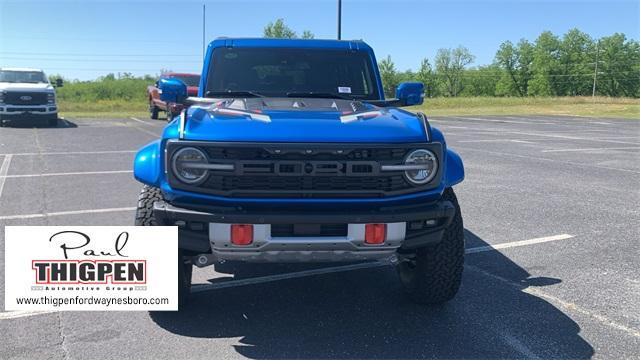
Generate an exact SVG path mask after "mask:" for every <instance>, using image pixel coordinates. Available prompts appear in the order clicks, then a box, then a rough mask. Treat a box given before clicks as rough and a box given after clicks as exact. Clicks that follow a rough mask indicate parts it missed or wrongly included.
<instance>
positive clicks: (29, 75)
mask: <svg viewBox="0 0 640 360" xmlns="http://www.w3.org/2000/svg"><path fill="white" fill-rule="evenodd" d="M0 82H10V83H46V82H48V81H47V78H46V76H44V73H43V72H42V71H13V70H2V71H0Z"/></svg>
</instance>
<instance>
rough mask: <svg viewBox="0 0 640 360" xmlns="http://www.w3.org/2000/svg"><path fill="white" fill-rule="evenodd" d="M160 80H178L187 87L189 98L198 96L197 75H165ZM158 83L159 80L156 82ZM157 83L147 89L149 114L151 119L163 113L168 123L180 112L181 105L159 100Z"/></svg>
mask: <svg viewBox="0 0 640 360" xmlns="http://www.w3.org/2000/svg"><path fill="white" fill-rule="evenodd" d="M160 79H178V80H181V81H182V82H183V83H185V84H186V85H187V94H188V95H189V96H198V85H200V75H199V74H187V73H165V74H162V76H160ZM158 81H160V80H158ZM158 81H156V83H155V84H154V85H149V86H148V87H147V95H148V98H149V113H150V114H151V118H152V119H154V120H155V119H157V118H158V113H159V112H160V111H164V112H165V113H167V121H170V120H171V119H172V118H173V116H174V115H175V114H178V113H179V112H180V111H182V108H183V106H182V104H176V103H169V104H167V103H165V102H164V101H162V100H160V93H159V89H158Z"/></svg>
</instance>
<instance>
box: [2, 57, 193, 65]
mask: <svg viewBox="0 0 640 360" xmlns="http://www.w3.org/2000/svg"><path fill="white" fill-rule="evenodd" d="M2 59H11V60H33V61H43V60H44V61H65V62H66V61H69V62H138V63H171V62H180V63H189V64H202V61H195V60H179V59H173V60H142V59H72V58H43V57H38V58H31V57H21V56H17V57H16V56H3V57H2Z"/></svg>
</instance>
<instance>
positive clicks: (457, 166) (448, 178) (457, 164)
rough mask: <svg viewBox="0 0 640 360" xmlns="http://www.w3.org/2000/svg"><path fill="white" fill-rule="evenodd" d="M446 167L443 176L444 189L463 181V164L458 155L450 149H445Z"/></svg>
mask: <svg viewBox="0 0 640 360" xmlns="http://www.w3.org/2000/svg"><path fill="white" fill-rule="evenodd" d="M446 156H447V160H446V161H447V165H446V168H445V174H444V181H443V182H444V185H445V187H452V186H454V185H456V184H459V183H461V182H462V180H464V164H463V163H462V158H461V157H460V155H458V153H456V152H455V151H453V150H451V149H447V155H446Z"/></svg>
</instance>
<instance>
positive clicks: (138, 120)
mask: <svg viewBox="0 0 640 360" xmlns="http://www.w3.org/2000/svg"><path fill="white" fill-rule="evenodd" d="M129 119H131V120H133V121H137V122H139V123H143V124H147V125H148V124H149V123H148V122H146V121H142V120H140V119H138V118H134V117H130V118H129Z"/></svg>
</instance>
